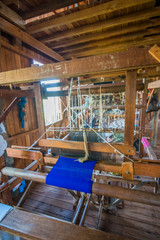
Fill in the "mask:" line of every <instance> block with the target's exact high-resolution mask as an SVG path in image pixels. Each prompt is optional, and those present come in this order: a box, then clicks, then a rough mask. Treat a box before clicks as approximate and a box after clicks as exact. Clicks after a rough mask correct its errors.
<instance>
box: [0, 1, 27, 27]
mask: <svg viewBox="0 0 160 240" xmlns="http://www.w3.org/2000/svg"><path fill="white" fill-rule="evenodd" d="M0 16H2V17H5V18H7V19H8V20H9V21H11V22H13V23H14V24H16V25H17V26H18V27H20V28H22V29H23V30H25V29H26V27H25V21H24V20H23V19H22V18H21V17H20V16H19V15H18V14H17V13H16V12H14V11H13V10H12V9H10V8H9V7H7V6H6V5H5V4H4V3H3V2H2V1H0Z"/></svg>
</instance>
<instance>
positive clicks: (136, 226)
mask: <svg viewBox="0 0 160 240" xmlns="http://www.w3.org/2000/svg"><path fill="white" fill-rule="evenodd" d="M158 131H159V132H160V121H159V128H158ZM151 132H152V130H151V122H150V123H148V124H147V125H146V137H150V136H151ZM154 150H155V152H156V154H157V157H158V158H160V134H158V141H157V147H156V148H154ZM148 190H150V191H152V190H153V189H148ZM73 202H74V200H73V197H72V196H71V195H70V193H69V192H68V191H67V190H64V189H59V188H55V187H52V186H48V185H45V184H40V183H37V184H35V185H34V187H33V188H32V190H31V192H30V194H29V196H28V197H27V199H26V201H25V203H24V205H23V207H24V208H25V209H27V210H31V211H33V212H38V213H43V214H47V215H50V216H53V217H56V218H59V219H63V220H67V221H70V222H71V221H72V219H73V216H74V210H73ZM97 216H98V209H96V208H95V207H93V205H90V206H89V209H88V212H87V216H86V220H85V224H84V226H88V227H92V228H95V227H96V219H97ZM100 229H101V230H103V231H106V232H111V233H116V234H119V235H123V236H126V237H129V238H130V239H137V240H140V239H141V240H158V239H160V207H152V206H147V205H144V204H138V203H134V202H127V201H125V202H124V208H123V209H117V211H115V212H112V213H111V212H110V213H108V212H106V211H104V210H103V214H102V219H101V223H100Z"/></svg>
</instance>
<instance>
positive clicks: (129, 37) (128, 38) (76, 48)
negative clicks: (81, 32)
mask: <svg viewBox="0 0 160 240" xmlns="http://www.w3.org/2000/svg"><path fill="white" fill-rule="evenodd" d="M145 34H146V30H144V31H142V30H141V31H138V32H135V33H130V34H125V35H121V36H116V37H111V38H108V37H107V39H106V38H104V39H103V40H98V41H95V40H94V41H92V42H89V43H83V44H80V45H78V46H77V45H76V46H72V47H67V48H63V49H62V50H59V51H58V52H59V53H60V54H64V53H68V54H69V53H71V54H72V51H73V52H74V51H83V49H85V48H86V49H87V48H93V47H102V46H107V45H112V44H113V43H114V44H118V43H119V42H126V41H131V40H133V41H136V40H138V39H142V38H143V36H144V35H145Z"/></svg>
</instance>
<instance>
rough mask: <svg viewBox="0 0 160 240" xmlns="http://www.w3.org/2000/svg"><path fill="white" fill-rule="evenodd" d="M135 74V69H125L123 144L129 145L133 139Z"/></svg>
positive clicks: (131, 144)
mask: <svg viewBox="0 0 160 240" xmlns="http://www.w3.org/2000/svg"><path fill="white" fill-rule="evenodd" d="M136 76H137V72H136V70H134V71H127V74H126V103H125V132H124V144H126V145H130V146H133V141H134V124H135V106H136Z"/></svg>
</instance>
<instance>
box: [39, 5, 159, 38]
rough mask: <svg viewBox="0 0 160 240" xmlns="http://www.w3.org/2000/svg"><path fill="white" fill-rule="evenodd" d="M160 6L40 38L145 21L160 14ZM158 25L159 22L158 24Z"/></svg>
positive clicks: (70, 35) (63, 36) (59, 36)
mask: <svg viewBox="0 0 160 240" xmlns="http://www.w3.org/2000/svg"><path fill="white" fill-rule="evenodd" d="M159 11H160V8H159V7H156V8H153V9H149V10H145V11H140V12H137V13H130V14H127V15H124V16H120V17H115V18H111V19H107V20H106V21H103V22H102V21H101V22H98V23H97V22H96V23H93V24H89V25H85V26H81V27H77V28H74V29H71V30H67V31H63V32H57V33H56V34H55V33H54V34H50V35H49V36H48V37H44V38H43V39H42V38H41V39H40V40H41V41H42V40H43V41H45V42H50V41H59V40H60V39H64V38H69V37H72V36H77V35H78V36H79V35H80V34H84V33H91V32H95V31H99V30H102V29H103V31H104V29H105V30H108V29H109V28H113V27H117V26H120V25H125V24H127V25H128V24H129V23H133V22H136V21H143V20H146V19H150V18H151V17H156V16H159ZM157 25H158V24H157Z"/></svg>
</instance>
